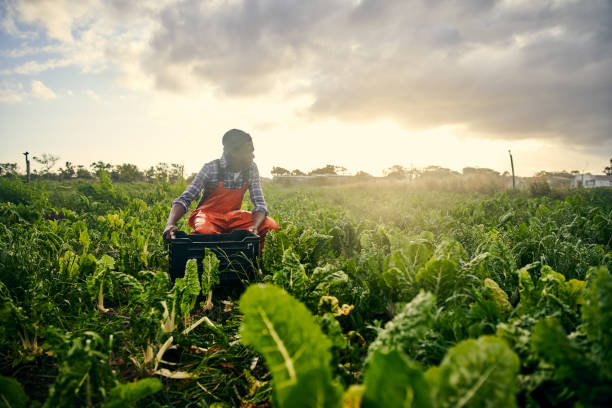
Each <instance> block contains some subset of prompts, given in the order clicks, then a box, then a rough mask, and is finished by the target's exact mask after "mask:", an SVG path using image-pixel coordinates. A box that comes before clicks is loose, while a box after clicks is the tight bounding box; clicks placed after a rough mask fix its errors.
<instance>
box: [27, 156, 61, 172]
mask: <svg viewBox="0 0 612 408" xmlns="http://www.w3.org/2000/svg"><path fill="white" fill-rule="evenodd" d="M32 158H33V159H34V161H35V162H37V163H38V164H40V165H41V166H42V167H43V168H42V171H41V173H42V174H49V173H51V169H52V168H53V167H54V166H55V163H57V161H58V160H59V156H55V155H53V154H48V153H43V154H42V155H41V156H34V157H32Z"/></svg>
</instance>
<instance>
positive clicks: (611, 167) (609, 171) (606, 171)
mask: <svg viewBox="0 0 612 408" xmlns="http://www.w3.org/2000/svg"><path fill="white" fill-rule="evenodd" d="M604 174H605V175H606V176H612V159H610V165H609V166H608V167H606V168H605V169H604Z"/></svg>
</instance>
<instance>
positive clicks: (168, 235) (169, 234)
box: [162, 225, 178, 242]
mask: <svg viewBox="0 0 612 408" xmlns="http://www.w3.org/2000/svg"><path fill="white" fill-rule="evenodd" d="M176 230H178V228H177V226H176V225H166V229H165V230H164V233H163V234H162V237H164V241H166V242H170V240H171V239H172V238H174V231H176Z"/></svg>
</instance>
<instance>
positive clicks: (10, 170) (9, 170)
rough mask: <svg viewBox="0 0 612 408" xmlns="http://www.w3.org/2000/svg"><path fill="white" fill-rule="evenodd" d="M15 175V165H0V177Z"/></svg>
mask: <svg viewBox="0 0 612 408" xmlns="http://www.w3.org/2000/svg"><path fill="white" fill-rule="evenodd" d="M15 173H17V163H0V176H6V175H9V174H15Z"/></svg>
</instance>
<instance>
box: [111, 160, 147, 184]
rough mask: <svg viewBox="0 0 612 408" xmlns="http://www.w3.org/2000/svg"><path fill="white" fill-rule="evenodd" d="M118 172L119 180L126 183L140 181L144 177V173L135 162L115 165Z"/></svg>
mask: <svg viewBox="0 0 612 408" xmlns="http://www.w3.org/2000/svg"><path fill="white" fill-rule="evenodd" d="M114 171H116V173H117V180H118V181H122V182H125V183H131V182H134V181H140V180H142V179H143V178H144V174H142V172H141V171H140V170H138V167H136V165H134V164H130V163H123V164H120V165H118V166H115V170H114Z"/></svg>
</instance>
